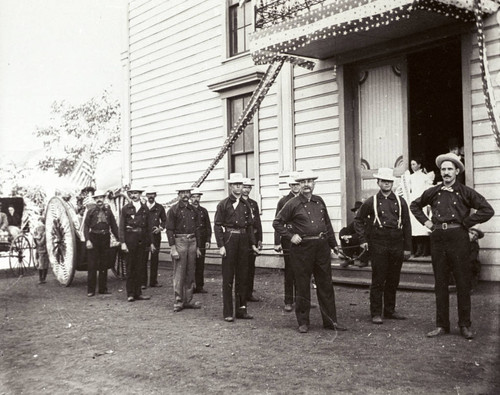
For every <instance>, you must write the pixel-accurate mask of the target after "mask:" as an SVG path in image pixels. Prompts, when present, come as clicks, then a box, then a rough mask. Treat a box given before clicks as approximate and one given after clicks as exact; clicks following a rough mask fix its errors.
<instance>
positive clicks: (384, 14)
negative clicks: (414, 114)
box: [250, 0, 498, 64]
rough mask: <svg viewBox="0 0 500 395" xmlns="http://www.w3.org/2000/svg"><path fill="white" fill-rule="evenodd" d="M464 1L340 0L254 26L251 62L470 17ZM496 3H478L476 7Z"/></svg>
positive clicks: (354, 46) (361, 43)
mask: <svg viewBox="0 0 500 395" xmlns="http://www.w3.org/2000/svg"><path fill="white" fill-rule="evenodd" d="M486 1H487V0H486ZM468 2H470V1H469V0H420V1H418V0H417V1H415V0H390V1H383V0H357V1H356V2H354V1H350V0H343V1H340V2H336V3H333V4H328V5H324V6H323V7H321V8H318V9H315V10H312V11H310V12H308V13H305V14H302V15H300V16H297V17H295V18H293V19H291V20H288V21H285V22H282V23H280V24H278V25H274V26H272V27H269V28H266V29H262V30H259V31H257V32H256V33H254V34H253V35H252V38H251V41H250V51H251V53H252V57H253V59H254V62H255V63H256V64H263V63H268V62H269V61H271V59H272V58H273V57H274V56H276V55H277V54H292V55H296V56H301V57H309V58H316V59H326V58H331V57H334V56H336V55H339V54H342V53H345V52H350V51H353V50H359V49H362V48H365V47H369V46H372V45H377V44H383V43H385V42H388V41H391V40H394V39H400V38H402V37H407V36H411V35H413V34H417V33H422V32H425V31H432V29H434V28H437V27H442V26H450V25H454V24H455V25H456V24H458V23H464V22H472V21H473V20H474V14H473V12H472V11H471V10H470V8H471V7H470V4H468ZM459 4H462V5H463V7H460V6H459ZM467 4H468V6H466V5H467ZM488 4H489V3H488ZM497 8H498V5H497V6H496V8H484V6H483V8H482V11H483V12H493V11H495V10H496V9H497Z"/></svg>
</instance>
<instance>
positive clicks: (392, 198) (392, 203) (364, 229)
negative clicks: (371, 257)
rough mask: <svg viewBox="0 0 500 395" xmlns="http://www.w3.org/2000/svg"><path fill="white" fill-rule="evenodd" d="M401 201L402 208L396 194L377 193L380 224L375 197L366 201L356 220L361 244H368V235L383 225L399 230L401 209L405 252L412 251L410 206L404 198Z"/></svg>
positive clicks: (355, 226)
mask: <svg viewBox="0 0 500 395" xmlns="http://www.w3.org/2000/svg"><path fill="white" fill-rule="evenodd" d="M399 200H400V201H401V208H400V207H399V204H398V200H397V199H396V195H395V194H394V192H391V193H390V194H389V196H387V197H386V196H384V194H383V193H382V192H381V191H379V192H378V193H377V214H378V218H379V220H380V224H379V223H378V222H377V221H376V220H375V212H374V211H373V196H371V197H369V198H368V199H366V201H365V202H364V203H363V205H362V206H361V208H360V209H359V211H358V213H357V215H356V218H354V229H356V233H357V234H358V236H359V242H360V243H366V242H368V234H370V233H371V230H372V229H373V228H374V227H375V228H378V227H380V225H382V227H383V228H387V229H398V221H399V210H400V209H401V210H402V211H401V226H402V231H403V239H404V250H405V251H410V250H411V222H410V221H411V220H410V212H409V210H408V204H407V203H406V201H405V200H404V199H403V198H399ZM374 221H375V222H374Z"/></svg>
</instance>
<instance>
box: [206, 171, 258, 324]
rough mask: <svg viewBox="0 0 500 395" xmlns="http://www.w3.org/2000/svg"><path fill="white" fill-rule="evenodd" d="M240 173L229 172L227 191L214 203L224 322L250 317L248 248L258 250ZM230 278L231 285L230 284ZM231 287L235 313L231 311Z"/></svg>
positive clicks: (250, 212) (250, 211) (250, 210)
mask: <svg viewBox="0 0 500 395" xmlns="http://www.w3.org/2000/svg"><path fill="white" fill-rule="evenodd" d="M243 181H244V178H243V175H242V174H241V173H231V175H230V176H229V179H228V180H227V183H228V184H229V190H230V194H229V196H228V197H227V198H225V199H223V200H221V201H220V202H219V204H218V205H217V210H216V212H215V219H214V233H215V239H216V241H217V247H219V254H220V255H221V257H222V300H223V305H224V306H223V316H224V320H225V321H226V322H233V321H234V317H236V318H241V319H252V318H253V316H251V315H250V314H248V311H247V298H246V296H247V289H246V288H247V275H248V250H249V249H250V248H251V249H252V250H253V251H254V252H255V253H259V249H258V248H257V241H256V240H255V234H254V232H253V218H252V217H253V216H252V209H251V207H250V205H249V204H248V203H247V201H246V200H245V199H242V198H241V192H242V189H243ZM233 282H234V287H233ZM233 289H234V294H235V295H234V297H235V302H236V303H235V305H236V313H234V311H233Z"/></svg>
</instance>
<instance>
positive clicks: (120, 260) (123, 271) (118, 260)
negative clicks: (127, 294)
mask: <svg viewBox="0 0 500 395" xmlns="http://www.w3.org/2000/svg"><path fill="white" fill-rule="evenodd" d="M114 256H115V260H114V264H113V267H112V268H111V271H112V272H113V274H114V275H115V277H116V278H119V279H120V280H125V279H126V278H127V262H126V261H125V253H124V252H122V250H121V249H120V248H115V252H114Z"/></svg>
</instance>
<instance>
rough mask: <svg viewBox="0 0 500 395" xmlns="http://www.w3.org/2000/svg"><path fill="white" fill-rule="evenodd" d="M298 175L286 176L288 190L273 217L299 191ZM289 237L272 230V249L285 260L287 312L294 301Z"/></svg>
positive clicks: (296, 173) (290, 309)
mask: <svg viewBox="0 0 500 395" xmlns="http://www.w3.org/2000/svg"><path fill="white" fill-rule="evenodd" d="M298 175H299V173H298V172H291V173H290V176H289V177H288V186H289V187H290V192H289V193H288V195H286V196H283V197H282V198H281V199H280V200H279V202H278V206H277V207H276V214H275V217H277V216H278V213H279V212H280V211H281V209H282V208H283V207H284V206H285V204H286V203H287V202H288V201H289V200H290V199H292V198H294V197H295V196H298V194H299V193H300V184H299V183H298V182H297V181H295V177H297V176H298ZM290 245H291V242H290V239H289V238H287V237H286V236H280V234H279V233H278V232H277V231H276V230H275V231H274V251H276V252H282V251H283V258H284V260H285V311H286V312H287V313H289V312H291V311H292V310H293V306H292V305H293V303H294V301H295V297H294V296H295V279H294V278H293V268H292V263H291V260H290Z"/></svg>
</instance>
